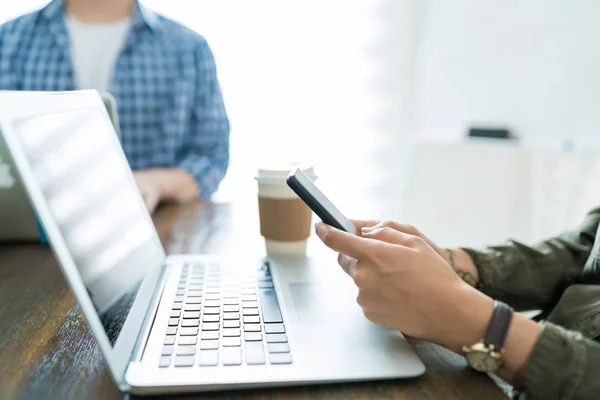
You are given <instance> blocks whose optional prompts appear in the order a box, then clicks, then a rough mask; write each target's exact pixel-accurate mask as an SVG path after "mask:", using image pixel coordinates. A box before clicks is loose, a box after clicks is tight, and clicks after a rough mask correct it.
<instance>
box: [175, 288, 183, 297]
mask: <svg viewBox="0 0 600 400" xmlns="http://www.w3.org/2000/svg"><path fill="white" fill-rule="evenodd" d="M175 294H176V295H177V296H183V295H184V294H185V290H183V289H179V290H177V291H176V292H175Z"/></svg>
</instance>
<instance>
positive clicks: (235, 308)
mask: <svg viewBox="0 0 600 400" xmlns="http://www.w3.org/2000/svg"><path fill="white" fill-rule="evenodd" d="M223 312H240V306H231V305H225V306H223Z"/></svg>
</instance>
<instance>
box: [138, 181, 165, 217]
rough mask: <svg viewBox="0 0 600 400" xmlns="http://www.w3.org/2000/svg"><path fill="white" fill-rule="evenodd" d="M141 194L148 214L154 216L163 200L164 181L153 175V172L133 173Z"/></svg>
mask: <svg viewBox="0 0 600 400" xmlns="http://www.w3.org/2000/svg"><path fill="white" fill-rule="evenodd" d="M133 177H134V178H135V183H137V186H138V189H139V190H140V194H141V195H142V198H143V199H144V203H146V208H147V209H148V212H149V213H150V214H152V213H153V212H154V210H156V207H157V206H158V204H159V203H160V201H161V200H162V197H163V194H162V190H163V189H162V187H161V183H162V180H161V179H160V178H159V177H157V175H156V174H153V173H152V170H143V171H136V172H134V173H133Z"/></svg>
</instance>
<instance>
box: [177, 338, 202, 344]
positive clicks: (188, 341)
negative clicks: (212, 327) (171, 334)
mask: <svg viewBox="0 0 600 400" xmlns="http://www.w3.org/2000/svg"><path fill="white" fill-rule="evenodd" d="M197 342H198V338H197V337H195V336H182V337H180V338H179V340H178V341H177V344H178V345H180V346H195V345H196V343H197Z"/></svg>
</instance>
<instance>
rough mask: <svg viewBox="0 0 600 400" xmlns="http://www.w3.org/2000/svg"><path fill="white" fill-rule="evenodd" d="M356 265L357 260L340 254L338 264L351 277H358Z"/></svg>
mask: <svg viewBox="0 0 600 400" xmlns="http://www.w3.org/2000/svg"><path fill="white" fill-rule="evenodd" d="M356 263H357V260H356V259H355V258H352V257H348V256H347V255H345V254H342V253H339V254H338V264H339V265H340V267H342V269H343V270H344V272H345V273H347V274H348V275H350V277H354V275H356Z"/></svg>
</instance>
